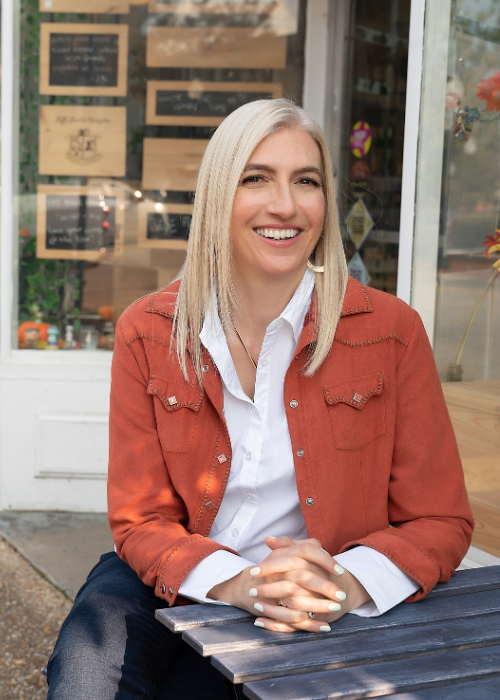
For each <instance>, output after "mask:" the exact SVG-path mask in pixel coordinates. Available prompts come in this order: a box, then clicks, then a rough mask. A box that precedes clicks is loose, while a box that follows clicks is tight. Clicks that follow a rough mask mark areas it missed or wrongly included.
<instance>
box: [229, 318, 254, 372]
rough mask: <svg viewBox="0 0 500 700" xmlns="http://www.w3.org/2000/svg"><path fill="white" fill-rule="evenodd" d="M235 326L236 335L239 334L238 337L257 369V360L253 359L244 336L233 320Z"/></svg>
mask: <svg viewBox="0 0 500 700" xmlns="http://www.w3.org/2000/svg"><path fill="white" fill-rule="evenodd" d="M233 326H234V330H235V331H236V335H237V336H238V338H239V339H240V342H241V344H242V345H243V347H244V348H245V352H246V354H247V355H248V357H249V358H250V362H251V363H252V365H253V366H254V367H255V369H257V363H256V362H255V360H254V359H253V357H252V356H251V355H250V353H249V351H248V348H247V346H246V345H245V341H244V340H243V338H242V337H241V334H240V332H239V330H238V329H237V328H236V325H235V323H234V322H233Z"/></svg>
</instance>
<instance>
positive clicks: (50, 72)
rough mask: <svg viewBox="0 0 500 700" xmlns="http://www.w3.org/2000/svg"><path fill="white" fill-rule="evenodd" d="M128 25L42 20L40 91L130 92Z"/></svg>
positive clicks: (96, 93)
mask: <svg viewBox="0 0 500 700" xmlns="http://www.w3.org/2000/svg"><path fill="white" fill-rule="evenodd" d="M127 56H128V26H127V25H126V24H63V23H59V22H57V23H56V22H51V23H42V24H41V26H40V94H41V95H96V96H97V95H103V96H104V95H106V96H110V97H118V96H122V97H124V96H125V95H126V94H127Z"/></svg>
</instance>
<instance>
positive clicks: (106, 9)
mask: <svg viewBox="0 0 500 700" xmlns="http://www.w3.org/2000/svg"><path fill="white" fill-rule="evenodd" d="M146 2H147V0H144V3H143V4H146ZM133 4H134V3H133V2H130V1H129V0H40V4H39V10H40V12H85V13H88V12H92V13H94V14H98V13H99V14H107V15H128V13H129V12H130V5H133Z"/></svg>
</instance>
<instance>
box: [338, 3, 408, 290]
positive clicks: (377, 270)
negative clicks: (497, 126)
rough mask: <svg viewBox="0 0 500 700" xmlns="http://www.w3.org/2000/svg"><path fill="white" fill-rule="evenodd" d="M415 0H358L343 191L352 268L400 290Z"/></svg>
mask: <svg viewBox="0 0 500 700" xmlns="http://www.w3.org/2000/svg"><path fill="white" fill-rule="evenodd" d="M409 22H410V0H381V1H380V2H377V3H374V2H372V1H371V0H356V1H355V2H353V5H352V16H351V24H350V28H349V42H348V46H349V47H350V48H349V52H350V57H349V60H348V64H347V65H348V67H347V71H346V73H347V90H346V95H345V105H346V108H345V115H344V127H343V130H342V132H343V133H342V135H341V139H342V156H341V163H339V170H340V182H339V189H340V190H341V192H342V194H343V196H341V200H342V218H343V219H344V225H345V228H346V240H347V256H348V260H349V271H350V273H351V274H352V275H353V276H354V277H356V278H357V279H359V280H360V281H361V282H362V283H363V284H370V285H371V286H372V287H375V288H377V289H382V290H383V291H386V292H389V293H391V294H396V282H397V265H398V248H399V220H400V211H401V173H402V166H403V136H404V123H405V98H406V74H407V66H408V35H409Z"/></svg>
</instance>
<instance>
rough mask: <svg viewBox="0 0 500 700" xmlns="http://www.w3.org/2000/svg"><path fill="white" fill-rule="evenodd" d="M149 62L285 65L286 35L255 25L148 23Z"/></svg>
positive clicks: (179, 65)
mask: <svg viewBox="0 0 500 700" xmlns="http://www.w3.org/2000/svg"><path fill="white" fill-rule="evenodd" d="M146 65H147V66H151V67H158V68H285V66H286V36H277V35H276V34H275V33H274V32H270V31H266V30H259V29H255V28H253V27H230V28H228V27H148V34H147V44H146Z"/></svg>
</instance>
